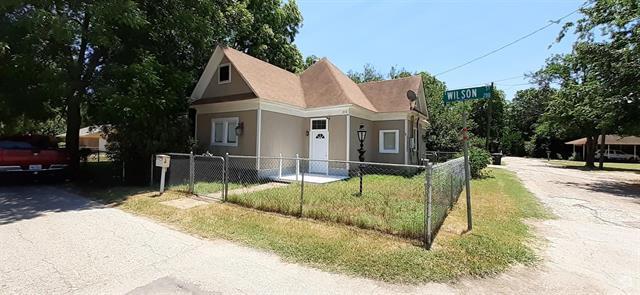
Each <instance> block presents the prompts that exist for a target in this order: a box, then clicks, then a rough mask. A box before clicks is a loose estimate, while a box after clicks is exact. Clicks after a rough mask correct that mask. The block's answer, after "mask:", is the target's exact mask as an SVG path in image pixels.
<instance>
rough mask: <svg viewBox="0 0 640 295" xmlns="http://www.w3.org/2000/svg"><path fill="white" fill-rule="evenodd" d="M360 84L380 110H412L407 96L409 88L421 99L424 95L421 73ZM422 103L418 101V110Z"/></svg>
mask: <svg viewBox="0 0 640 295" xmlns="http://www.w3.org/2000/svg"><path fill="white" fill-rule="evenodd" d="M358 86H359V87H360V89H361V90H362V92H364V94H365V95H366V96H367V97H368V98H369V100H370V101H371V103H372V104H373V105H374V106H375V108H376V109H377V110H379V111H380V112H407V111H410V110H411V102H410V101H409V99H408V98H407V91H409V90H413V91H414V92H415V93H416V94H417V95H418V96H419V98H420V99H419V100H423V96H424V93H423V91H422V77H420V76H419V75H415V76H411V77H406V78H400V79H394V80H383V81H374V82H367V83H360V84H358ZM420 96H422V97H420ZM420 105H421V102H420V101H418V102H417V103H416V108H417V109H418V110H420V109H421V107H420ZM421 111H423V110H421Z"/></svg>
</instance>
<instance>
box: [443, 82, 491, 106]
mask: <svg viewBox="0 0 640 295" xmlns="http://www.w3.org/2000/svg"><path fill="white" fill-rule="evenodd" d="M486 98H491V86H481V87H473V88H464V89H455V90H449V91H446V92H445V93H444V96H443V97H442V99H443V100H444V102H445V103H448V102H455V101H463V100H469V99H486Z"/></svg>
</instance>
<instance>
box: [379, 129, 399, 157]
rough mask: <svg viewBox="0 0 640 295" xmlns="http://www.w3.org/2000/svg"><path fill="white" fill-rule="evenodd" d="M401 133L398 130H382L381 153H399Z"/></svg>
mask: <svg viewBox="0 0 640 295" xmlns="http://www.w3.org/2000/svg"><path fill="white" fill-rule="evenodd" d="M399 135H400V131H398V130H380V134H379V136H378V137H379V140H380V142H379V152H380V153H381V154H397V153H398V152H399V150H400V149H399Z"/></svg>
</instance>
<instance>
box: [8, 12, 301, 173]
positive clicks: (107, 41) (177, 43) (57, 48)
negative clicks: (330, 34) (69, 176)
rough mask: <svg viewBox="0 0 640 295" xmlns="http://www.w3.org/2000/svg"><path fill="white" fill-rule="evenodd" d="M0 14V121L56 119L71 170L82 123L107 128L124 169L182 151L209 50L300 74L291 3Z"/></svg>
mask: <svg viewBox="0 0 640 295" xmlns="http://www.w3.org/2000/svg"><path fill="white" fill-rule="evenodd" d="M0 13H1V16H0V44H2V46H1V47H2V51H0V61H1V62H2V63H1V64H0V81H2V82H0V83H2V84H1V85H0V98H1V100H0V106H2V107H3V110H2V111H1V112H7V113H10V114H16V115H18V114H20V115H23V117H24V118H27V119H31V120H34V121H42V120H46V119H48V118H52V117H55V115H56V113H63V114H64V117H65V119H66V133H67V137H66V140H67V142H66V145H67V148H68V149H69V152H70V155H71V156H72V158H73V160H74V161H72V163H73V164H77V162H78V161H77V160H78V150H77V148H78V130H79V128H80V126H81V125H85V123H94V122H95V123H101V124H102V123H105V124H109V125H108V126H110V127H112V128H113V129H111V130H107V131H108V132H109V134H110V135H111V136H112V137H110V141H111V143H112V145H111V148H112V150H113V151H114V152H116V154H115V155H116V157H118V158H120V159H122V160H127V161H130V162H134V163H135V162H139V163H140V162H141V161H144V163H148V156H149V155H150V154H151V153H153V152H158V151H167V150H176V149H178V148H181V147H184V146H186V145H187V140H186V136H185V135H186V134H187V131H186V129H185V126H186V112H187V107H188V101H187V99H186V97H187V95H188V93H189V92H190V89H191V88H192V87H193V85H194V84H195V82H196V80H197V78H198V76H199V74H200V73H201V71H202V69H203V67H204V65H205V64H206V61H207V59H208V57H209V55H210V54H211V52H212V51H213V48H214V46H215V44H227V45H229V46H232V47H234V48H236V49H238V50H241V51H244V52H247V53H249V54H252V55H254V56H256V57H259V58H262V59H264V60H267V61H269V62H271V63H273V64H276V65H278V66H280V67H283V68H285V69H288V70H291V71H296V70H298V69H300V67H301V66H302V63H301V55H300V53H299V51H298V49H297V48H296V47H295V45H294V44H293V41H294V37H295V35H296V34H297V32H298V28H299V27H300V25H301V21H302V17H301V15H300V12H299V10H298V8H297V5H296V2H295V1H286V3H282V2H281V1H279V0H278V1H275V0H273V1H258V0H244V1H215V0H205V1H201V0H186V1H152V0H146V1H145V0H137V1H133V0H110V1H71V0H65V1H29V2H27V1H9V2H4V3H3V4H1V6H0ZM14 111H15V112H14ZM85 114H86V115H85ZM16 117H17V116H8V117H5V116H3V117H2V119H0V120H2V125H5V126H10V125H12V121H13V119H14V118H16ZM83 117H84V118H86V121H87V122H82V120H83ZM136 166H137V165H128V168H129V167H136ZM130 175H131V174H130Z"/></svg>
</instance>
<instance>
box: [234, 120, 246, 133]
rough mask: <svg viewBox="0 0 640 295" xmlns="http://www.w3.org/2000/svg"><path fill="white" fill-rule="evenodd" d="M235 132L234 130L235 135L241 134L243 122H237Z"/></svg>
mask: <svg viewBox="0 0 640 295" xmlns="http://www.w3.org/2000/svg"><path fill="white" fill-rule="evenodd" d="M235 132H236V136H240V135H242V132H244V122H239V123H238V126H236V129H235Z"/></svg>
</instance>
